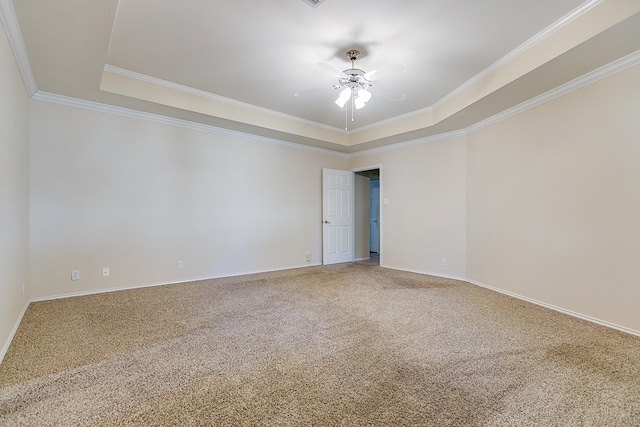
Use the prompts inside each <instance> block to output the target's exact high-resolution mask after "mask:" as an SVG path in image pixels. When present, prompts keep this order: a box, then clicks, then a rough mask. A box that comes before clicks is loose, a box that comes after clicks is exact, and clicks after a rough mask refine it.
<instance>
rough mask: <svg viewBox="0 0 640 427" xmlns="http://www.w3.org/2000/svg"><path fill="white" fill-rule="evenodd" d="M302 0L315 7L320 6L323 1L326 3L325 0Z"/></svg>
mask: <svg viewBox="0 0 640 427" xmlns="http://www.w3.org/2000/svg"><path fill="white" fill-rule="evenodd" d="M302 1H303V2H305V3H306V4H308V5H309V6H311V7H313V8H314V9H315V8H316V7H318V6H320V5H321V4H322V3H324V0H302Z"/></svg>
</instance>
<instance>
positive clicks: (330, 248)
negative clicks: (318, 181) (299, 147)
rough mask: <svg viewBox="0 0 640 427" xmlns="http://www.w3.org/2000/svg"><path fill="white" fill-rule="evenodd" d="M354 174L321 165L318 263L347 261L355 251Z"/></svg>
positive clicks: (352, 257)
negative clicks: (320, 229)
mask: <svg viewBox="0 0 640 427" xmlns="http://www.w3.org/2000/svg"><path fill="white" fill-rule="evenodd" d="M354 182H355V174H354V173H353V172H350V171H341V170H334V169H322V263H323V264H337V263H339V262H351V261H353V259H354V255H355V247H354V246H355V245H354V242H355V215H354V206H355V192H354Z"/></svg>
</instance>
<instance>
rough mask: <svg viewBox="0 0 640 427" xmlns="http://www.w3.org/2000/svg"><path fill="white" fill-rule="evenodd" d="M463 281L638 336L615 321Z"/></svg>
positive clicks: (467, 280)
mask: <svg viewBox="0 0 640 427" xmlns="http://www.w3.org/2000/svg"><path fill="white" fill-rule="evenodd" d="M465 282H468V283H471V284H472V285H476V286H480V287H481V288H486V289H489V290H492V291H495V292H498V293H501V294H504V295H507V296H510V297H513V298H517V299H519V300H522V301H526V302H530V303H531V304H535V305H539V306H541V307H545V308H548V309H550V310H554V311H557V312H559V313H563V314H567V315H569V316H573V317H577V318H578V319H582V320H586V321H588V322H591V323H596V324H598V325H601V326H606V327H608V328H612V329H617V330H618V331H622V332H626V333H627V334H631V335H635V336H637V337H640V331H636V330H634V329H630V328H626V327H624V326H620V325H616V324H615V323H611V322H607V321H605V320H600V319H597V318H595V317H591V316H587V315H585V314H581V313H577V312H575V311H571V310H567V309H566V308H562V307H557V306H555V305H553V304H548V303H546V302H542V301H538V300H535V299H533V298H529V297H525V296H522V295H519V294H516V293H513V292H509V291H505V290H504V289H500V288H496V287H494V286H489V285H487V284H485V283H482V282H478V281H475V280H469V279H465Z"/></svg>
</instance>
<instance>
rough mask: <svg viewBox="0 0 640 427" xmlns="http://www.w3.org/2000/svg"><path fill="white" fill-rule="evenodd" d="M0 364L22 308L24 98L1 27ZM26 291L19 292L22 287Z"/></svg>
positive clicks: (25, 152) (25, 265)
mask: <svg viewBox="0 0 640 427" xmlns="http://www.w3.org/2000/svg"><path fill="white" fill-rule="evenodd" d="M0 94H1V95H0V345H1V346H2V347H1V349H0V360H2V358H3V357H4V354H5V352H6V350H7V348H8V345H9V338H11V336H12V333H13V331H14V326H16V323H17V321H18V320H19V318H20V316H21V313H22V311H23V310H24V308H25V307H26V304H27V292H28V285H29V283H28V247H27V244H28V240H29V229H28V226H29V221H28V218H29V204H28V201H29V198H28V195H29V163H28V161H29V133H28V132H29V97H28V96H27V91H26V89H25V85H24V83H23V81H22V77H21V75H20V72H19V70H18V66H17V64H16V62H15V59H14V56H13V52H12V51H11V47H10V45H9V42H8V40H7V37H6V33H5V31H4V28H2V29H0ZM23 283H24V284H25V287H26V288H27V289H26V292H25V293H24V294H23V292H22V284H23Z"/></svg>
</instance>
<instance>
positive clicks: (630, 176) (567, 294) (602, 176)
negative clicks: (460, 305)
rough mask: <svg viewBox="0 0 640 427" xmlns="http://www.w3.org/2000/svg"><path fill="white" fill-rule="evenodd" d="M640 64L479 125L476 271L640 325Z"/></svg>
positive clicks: (471, 247)
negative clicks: (558, 96)
mask: <svg viewBox="0 0 640 427" xmlns="http://www.w3.org/2000/svg"><path fill="white" fill-rule="evenodd" d="M639 123H640V67H638V66H636V67H634V68H631V69H627V70H625V71H622V72H620V73H618V74H615V75H613V76H611V77H608V78H606V79H604V80H601V81H599V82H597V83H594V84H592V85H589V86H586V87H584V88H581V89H579V90H577V91H575V92H572V93H570V94H568V95H565V96H563V97H561V98H558V99H556V100H553V101H551V102H548V103H546V104H543V105H541V106H539V107H537V108H534V109H531V110H528V111H526V112H524V113H521V114H519V115H517V116H515V117H513V118H510V119H508V120H505V121H502V122H500V123H498V124H496V125H493V126H491V127H489V128H486V129H483V130H480V131H477V132H475V133H473V134H472V135H470V136H469V145H468V150H467V194H468V203H467V209H468V210H467V215H468V223H467V230H468V239H467V277H468V278H469V279H471V280H475V281H478V282H481V283H484V284H487V285H490V286H494V287H497V288H500V289H502V290H506V291H508V292H512V293H515V294H518V295H521V296H524V297H527V298H531V299H534V300H537V301H541V302H544V303H546V304H550V305H553V306H556V307H560V308H563V309H566V310H571V311H574V312H577V313H580V314H582V315H586V316H589V317H592V318H595V319H599V320H602V321H605V322H609V323H613V324H616V325H618V326H622V327H625V328H630V329H632V330H635V331H640V309H639V307H640V282H639V277H640V276H639V275H638V272H639V269H638V266H639V265H640V125H639Z"/></svg>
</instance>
